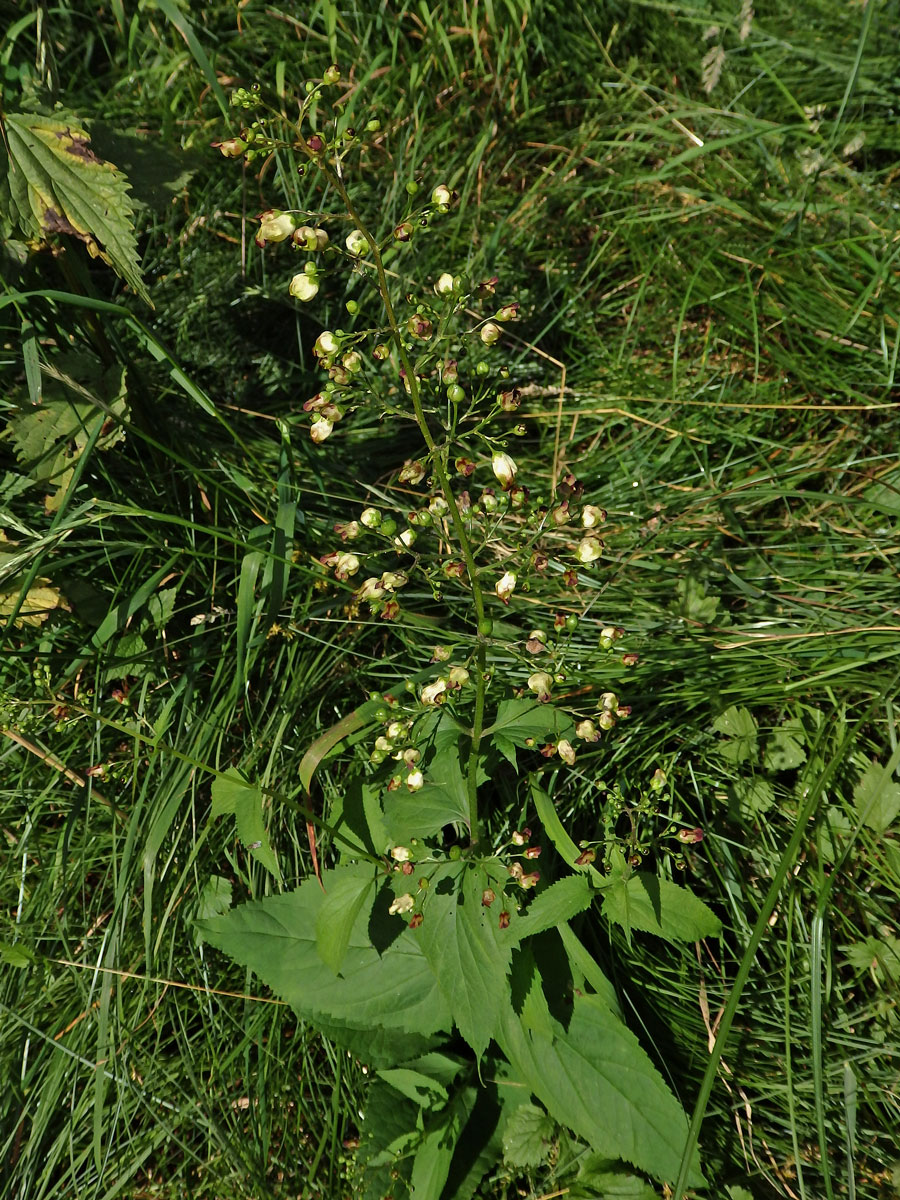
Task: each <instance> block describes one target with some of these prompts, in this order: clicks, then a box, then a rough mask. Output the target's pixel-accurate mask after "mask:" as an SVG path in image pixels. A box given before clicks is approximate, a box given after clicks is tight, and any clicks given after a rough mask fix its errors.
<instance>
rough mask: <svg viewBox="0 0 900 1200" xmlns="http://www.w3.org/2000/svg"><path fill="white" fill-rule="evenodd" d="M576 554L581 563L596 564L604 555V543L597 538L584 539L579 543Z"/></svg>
mask: <svg viewBox="0 0 900 1200" xmlns="http://www.w3.org/2000/svg"><path fill="white" fill-rule="evenodd" d="M576 553H577V556H578V561H579V562H580V563H585V564H587V563H592V562H596V561H597V559H598V558H599V557H600V556H601V555H602V553H603V543H602V542H601V541H600V539H599V538H595V537H586V538H582V539H581V541H580V542H579V543H578V550H577V551H576Z"/></svg>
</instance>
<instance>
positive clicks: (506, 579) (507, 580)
mask: <svg viewBox="0 0 900 1200" xmlns="http://www.w3.org/2000/svg"><path fill="white" fill-rule="evenodd" d="M515 590H516V576H515V574H514V573H513V572H512V571H507V572H506V574H505V575H503V576H501V578H500V579H498V580H497V585H496V587H495V588H494V591H495V592H496V593H497V596H498V598H499V599H500V600H502V601H503V603H504V604H508V603H509V598H510V596H511V595H512V594H513V592H514V591H515Z"/></svg>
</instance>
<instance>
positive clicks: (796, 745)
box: [763, 726, 806, 771]
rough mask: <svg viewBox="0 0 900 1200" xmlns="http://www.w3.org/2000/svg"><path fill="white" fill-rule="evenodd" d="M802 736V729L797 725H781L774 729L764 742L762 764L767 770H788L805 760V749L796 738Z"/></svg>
mask: <svg viewBox="0 0 900 1200" xmlns="http://www.w3.org/2000/svg"><path fill="white" fill-rule="evenodd" d="M797 735H799V736H800V737H802V736H803V730H802V729H800V728H799V727H798V726H795V727H793V728H791V727H789V726H783V727H782V728H781V729H776V730H775V732H774V733H773V734H772V736H771V737H770V738H769V740H768V741H767V742H766V751H765V754H764V756H763V765H764V766H765V768H766V770H768V771H790V770H793V768H794V767H799V766H801V764H803V763H805V762H806V750H805V749H804V748H803V745H802V743H801V742H800V741H799V740H798V736H797Z"/></svg>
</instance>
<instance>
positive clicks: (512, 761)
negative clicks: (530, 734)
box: [491, 733, 519, 771]
mask: <svg viewBox="0 0 900 1200" xmlns="http://www.w3.org/2000/svg"><path fill="white" fill-rule="evenodd" d="M491 741H492V742H493V744H494V749H495V750H496V751H497V753H498V754H502V755H503V757H504V758H505V759H506V761H507V762H508V763H509V765H510V766H511V767H512V768H513V770H516V771H517V770H518V769H519V763H518V760H517V759H516V743H515V742H514V741H512V740H511V739H510V738H508V737H507V736H506V735H505V734H503V733H495V734H492V736H491Z"/></svg>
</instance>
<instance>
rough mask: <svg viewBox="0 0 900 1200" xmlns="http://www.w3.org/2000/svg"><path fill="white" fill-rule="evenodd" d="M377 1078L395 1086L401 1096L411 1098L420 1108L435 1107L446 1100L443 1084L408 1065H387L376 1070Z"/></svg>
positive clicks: (445, 1090)
mask: <svg viewBox="0 0 900 1200" xmlns="http://www.w3.org/2000/svg"><path fill="white" fill-rule="evenodd" d="M378 1075H379V1078H381V1079H383V1080H384V1082H385V1083H389V1084H390V1085H391V1087H392V1088H396V1089H397V1091H398V1092H399V1093H400V1095H401V1096H405V1097H406V1098H407V1100H412V1101H413V1103H414V1104H418V1106H419V1107H420V1108H437V1107H440V1106H441V1105H443V1104H446V1102H447V1089H446V1088H445V1087H444V1085H443V1084H441V1083H438V1082H437V1081H436V1080H434V1079H431V1078H429V1076H427V1075H423V1074H422V1072H421V1071H414V1070H411V1069H410V1068H409V1067H388V1068H385V1069H383V1070H381V1071H379V1072H378Z"/></svg>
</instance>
